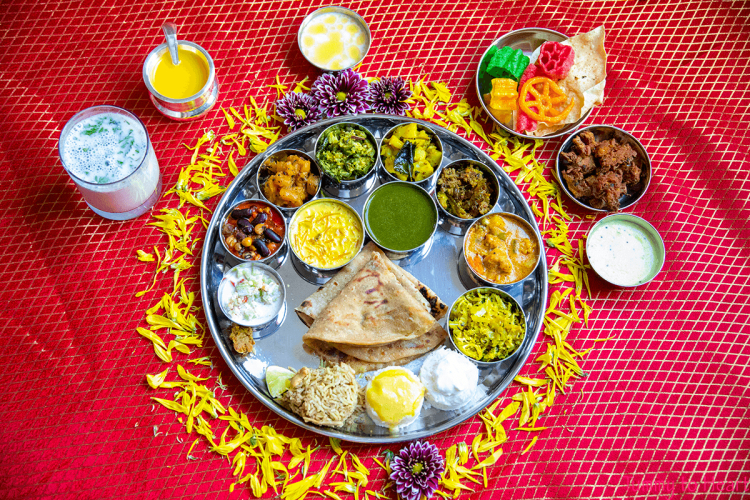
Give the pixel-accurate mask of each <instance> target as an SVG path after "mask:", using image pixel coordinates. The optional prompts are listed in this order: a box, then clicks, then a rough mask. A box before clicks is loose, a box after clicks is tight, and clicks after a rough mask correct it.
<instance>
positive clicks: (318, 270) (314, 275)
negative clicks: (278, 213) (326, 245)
mask: <svg viewBox="0 0 750 500" xmlns="http://www.w3.org/2000/svg"><path fill="white" fill-rule="evenodd" d="M320 203H334V204H338V205H341V206H342V207H344V208H346V209H347V210H349V211H350V212H351V213H352V214H354V215H355V217H356V220H357V223H358V224H359V229H360V232H361V236H360V239H359V244H358V246H357V251H356V252H354V253H353V254H352V256H351V258H350V259H349V260H347V261H346V262H342V263H340V264H338V265H336V266H333V267H317V266H314V265H312V264H309V263H307V262H305V260H304V259H303V258H302V256H301V255H300V254H299V253H297V248H295V244H294V240H295V236H294V235H295V234H296V231H297V223H298V222H299V217H300V214H301V213H304V211H305V209H307V208H309V207H311V206H314V205H316V204H320ZM287 240H288V241H289V247H290V248H291V249H292V263H293V264H294V267H295V269H296V270H297V272H298V273H299V274H300V276H302V277H303V278H304V279H306V280H307V281H309V282H311V283H316V284H319V283H324V282H325V281H327V280H328V278H330V277H332V276H333V275H335V274H336V273H338V272H339V270H340V269H341V268H342V267H344V266H345V265H347V264H348V263H349V262H351V261H352V259H354V257H356V256H357V254H358V253H359V251H360V250H362V245H364V242H365V225H364V223H363V222H362V218H361V217H360V216H359V214H358V213H357V211H356V210H355V209H354V208H353V207H352V206H350V205H349V204H348V203H346V202H344V201H341V200H337V199H335V198H318V199H317V200H311V201H308V202H307V203H305V204H304V205H302V206H301V207H300V208H299V209H298V210H297V211H296V212H295V213H294V215H293V216H292V220H291V221H290V222H289V233H288V235H287Z"/></svg>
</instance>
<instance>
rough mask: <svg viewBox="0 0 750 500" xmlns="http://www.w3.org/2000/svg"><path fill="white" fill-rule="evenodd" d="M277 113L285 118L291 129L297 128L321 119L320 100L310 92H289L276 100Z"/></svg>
mask: <svg viewBox="0 0 750 500" xmlns="http://www.w3.org/2000/svg"><path fill="white" fill-rule="evenodd" d="M276 114H277V115H279V116H280V117H282V118H283V119H284V123H286V125H287V126H288V127H289V130H297V129H298V128H300V127H304V126H305V125H309V124H311V123H313V122H316V121H318V120H319V119H320V115H321V112H320V107H319V106H318V101H316V100H315V98H314V97H312V96H311V95H309V94H302V93H297V92H288V93H287V94H286V95H284V97H282V98H281V99H279V100H278V101H276Z"/></svg>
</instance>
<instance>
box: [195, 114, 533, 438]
mask: <svg viewBox="0 0 750 500" xmlns="http://www.w3.org/2000/svg"><path fill="white" fill-rule="evenodd" d="M352 158H355V159H356V161H353V160H352ZM480 183H481V184H482V185H483V186H484V188H483V189H484V190H483V192H484V195H483V196H476V195H475V194H474V193H475V190H476V187H477V186H478V185H479V184H480ZM292 202H293V203H292ZM472 225H473V226H474V227H475V228H476V230H474V231H472V230H471V227H472ZM521 226H523V231H521V230H520V229H519V228H520V227H521ZM464 247H467V248H469V247H470V248H469V250H470V253H468V254H467V252H468V250H467V251H464V250H465V249H464ZM547 292H548V282H547V266H546V259H545V257H544V248H543V245H542V239H541V234H540V232H539V227H538V226H537V224H536V221H535V219H534V214H533V212H532V211H531V208H530V207H529V205H528V203H527V202H526V200H525V198H524V197H523V195H522V194H521V192H520V191H519V190H518V187H517V186H516V185H515V183H514V182H513V180H512V179H511V178H510V177H509V176H508V174H507V173H506V172H505V171H504V170H503V169H502V168H500V167H499V166H498V164H497V163H496V162H495V161H493V160H492V158H491V157H489V156H488V155H487V154H486V153H485V152H484V151H482V150H481V149H479V148H477V147H476V146H475V145H473V144H472V143H470V142H469V141H467V140H466V139H463V138H461V137H459V136H458V135H456V134H454V133H453V132H450V131H448V130H446V129H444V128H442V127H438V126H436V125H434V124H431V123H428V122H424V121H420V120H415V119H411V118H402V117H397V116H393V115H379V114H366V115H363V114H360V115H348V116H345V117H339V118H329V119H326V120H321V121H319V122H316V123H314V124H311V125H308V126H306V127H303V128H301V129H299V130H295V131H293V132H292V133H290V134H289V135H287V136H286V137H284V138H282V139H281V140H279V141H277V142H276V143H274V144H272V145H271V146H269V148H268V149H267V150H266V151H265V152H263V153H262V154H259V155H258V156H257V157H255V158H254V159H253V160H251V161H250V162H249V163H248V164H247V165H245V167H244V168H243V169H242V171H241V172H240V173H239V175H237V177H236V178H235V180H234V181H233V182H232V184H231V185H230V186H229V187H228V188H227V190H226V192H225V193H224V195H223V197H222V199H221V201H220V202H219V203H218V205H217V207H216V209H215V212H214V216H213V217H212V219H211V222H210V224H209V227H208V230H207V234H206V239H205V243H204V251H203V259H202V260H201V296H202V300H203V304H204V310H205V313H206V319H207V323H208V327H209V330H210V332H211V335H212V336H213V338H214V340H215V342H216V345H217V347H218V349H219V351H220V353H221V355H222V357H223V358H224V360H225V361H226V362H227V364H228V366H229V367H230V369H231V370H232V372H233V373H234V375H235V376H236V377H237V379H238V380H239V381H240V382H241V383H242V384H243V385H244V386H245V388H247V390H248V391H249V392H250V393H252V394H253V396H255V397H256V398H257V399H258V400H259V401H261V402H262V403H263V404H264V405H266V406H267V407H268V408H269V409H271V410H272V411H274V412H275V413H277V414H278V415H280V416H282V417H283V418H285V419H287V420H288V421H290V422H292V423H294V424H295V425H298V426H300V427H303V428H305V429H308V430H311V431H313V432H317V433H319V434H323V435H327V436H330V437H335V438H339V439H345V440H348V441H355V442H366V443H391V442H399V441H409V440H414V439H421V438H424V437H426V436H431V435H433V434H436V433H439V432H442V431H444V430H446V429H449V428H450V427H453V426H455V425H457V424H459V423H461V422H463V421H464V420H466V419H468V418H470V417H472V416H473V415H476V414H477V413H478V412H479V411H481V410H482V409H484V408H486V407H487V405H489V404H491V403H492V402H493V401H495V399H496V398H497V396H498V395H499V394H500V393H501V392H503V391H504V390H505V389H506V388H507V387H508V385H509V384H510V383H511V382H512V381H513V378H514V377H515V376H516V375H517V374H518V373H519V371H520V370H521V367H522V366H523V365H524V364H525V363H526V360H527V359H528V357H529V355H530V354H531V351H532V349H533V347H534V344H535V342H536V340H537V338H538V336H539V333H540V329H541V326H542V324H543V321H544V311H545V310H546V307H547ZM451 304H452V306H451Z"/></svg>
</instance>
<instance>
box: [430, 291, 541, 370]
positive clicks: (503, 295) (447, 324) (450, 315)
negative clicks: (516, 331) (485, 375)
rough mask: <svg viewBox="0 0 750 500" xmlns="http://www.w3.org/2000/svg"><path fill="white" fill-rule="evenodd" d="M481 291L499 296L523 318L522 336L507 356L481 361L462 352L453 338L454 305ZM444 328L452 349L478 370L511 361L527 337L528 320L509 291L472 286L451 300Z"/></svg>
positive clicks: (455, 318)
mask: <svg viewBox="0 0 750 500" xmlns="http://www.w3.org/2000/svg"><path fill="white" fill-rule="evenodd" d="M481 293H486V294H495V295H499V296H500V298H501V299H502V300H503V301H505V302H506V303H508V304H509V305H510V309H511V311H512V312H514V313H520V317H521V319H522V320H523V338H522V339H521V341H520V342H518V345H517V346H515V348H514V350H513V352H511V353H510V354H508V355H507V356H505V357H504V358H502V359H496V360H492V361H481V360H478V359H476V358H474V357H472V356H470V355H469V354H467V353H466V352H464V350H462V349H461V348H460V347H459V344H458V343H457V341H456V338H454V337H455V336H457V335H458V331H457V330H458V329H457V328H456V327H455V326H454V327H453V328H451V321H457V315H454V312H456V305H457V304H460V303H461V302H463V301H464V300H466V297H467V296H468V297H470V296H475V295H478V294H481ZM445 330H446V331H447V332H448V339H449V342H450V345H451V347H452V348H453V349H454V350H456V351H458V352H459V353H461V355H463V356H465V357H466V358H467V359H469V360H470V361H471V362H472V363H474V364H475V365H477V367H478V368H479V369H480V370H484V369H494V368H496V367H498V366H501V365H503V364H505V363H508V362H511V361H512V360H513V359H515V357H516V356H517V355H518V353H519V352H520V351H521V346H522V345H523V344H524V342H525V341H526V339H527V338H528V322H527V321H526V316H525V314H524V311H523V308H522V307H521V305H520V304H519V303H518V301H517V300H516V299H515V298H514V297H513V296H512V295H511V294H509V293H507V292H505V291H503V290H498V289H497V288H492V287H480V288H473V289H471V290H467V291H466V292H464V293H462V294H461V295H460V296H459V297H458V298H457V299H456V300H455V301H454V302H453V304H452V305H451V307H450V309H448V314H447V315H446V321H445Z"/></svg>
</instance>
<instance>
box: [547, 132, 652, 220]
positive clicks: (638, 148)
mask: <svg viewBox="0 0 750 500" xmlns="http://www.w3.org/2000/svg"><path fill="white" fill-rule="evenodd" d="M586 131H590V132H592V133H593V134H594V137H595V138H596V140H602V139H611V138H615V139H619V140H620V141H622V142H626V143H628V144H630V147H631V148H633V150H635V152H636V153H638V159H639V160H640V163H641V179H642V180H641V187H640V189H638V190H637V191H636V192H633V193H627V194H624V195H622V196H621V197H620V210H625V209H626V208H629V207H631V206H633V205H635V203H636V202H637V201H638V200H640V199H641V198H643V195H644V194H646V191H647V190H648V187H649V185H650V184H651V158H650V157H649V156H648V153H647V152H646V148H644V147H643V144H641V142H640V141H639V140H638V139H636V138H635V137H633V135H631V134H630V133H628V132H625V131H624V130H622V129H621V128H617V127H613V126H612V125H590V126H588V127H584V128H582V129H581V130H579V131H578V132H576V133H575V134H574V135H571V136H570V137H568V138H567V139H566V140H565V142H563V143H562V146H560V150H559V151H558V152H557V158H556V160H555V163H556V165H555V174H556V175H557V180H558V181H560V185H561V186H562V189H563V191H564V192H565V194H566V195H568V198H570V199H571V200H573V202H574V203H576V204H577V205H579V206H581V207H583V208H586V209H589V210H593V211H594V212H609V210H607V209H604V208H594V207H592V206H591V205H589V204H588V203H586V202H584V201H582V200H579V199H577V198H576V197H574V196H573V193H571V192H570V190H569V189H568V183H567V182H566V181H565V179H563V176H562V170H561V168H562V154H563V153H567V152H569V151H570V150H571V149H572V148H573V139H575V138H576V137H578V136H579V135H581V134H582V133H584V132H586Z"/></svg>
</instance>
